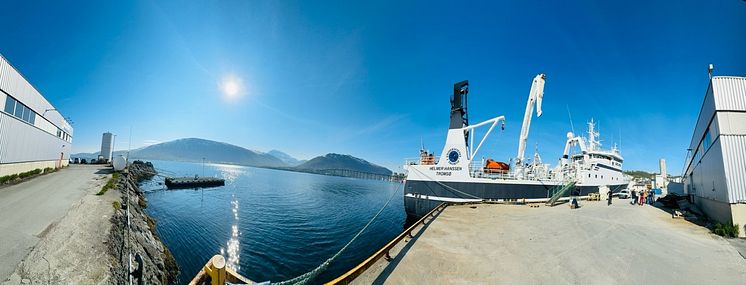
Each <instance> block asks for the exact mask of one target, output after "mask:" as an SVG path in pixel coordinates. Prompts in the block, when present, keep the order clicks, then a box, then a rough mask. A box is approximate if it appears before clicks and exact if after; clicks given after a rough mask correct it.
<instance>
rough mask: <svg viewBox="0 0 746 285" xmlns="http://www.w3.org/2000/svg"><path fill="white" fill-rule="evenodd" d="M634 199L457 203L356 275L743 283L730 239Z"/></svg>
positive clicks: (743, 266) (742, 262)
mask: <svg viewBox="0 0 746 285" xmlns="http://www.w3.org/2000/svg"><path fill="white" fill-rule="evenodd" d="M628 201H629V200H617V199H615V200H614V204H613V205H611V206H606V202H605V201H601V202H590V201H584V202H583V203H582V204H581V206H582V207H581V208H579V209H574V210H571V209H569V207H568V206H567V204H565V205H559V206H556V207H546V206H543V205H542V206H540V207H538V208H536V207H529V206H525V205H523V206H520V205H487V204H477V205H460V206H449V207H447V208H445V209H444V210H443V211H442V212H440V213H439V214H436V215H435V218H432V219H431V220H429V221H428V222H426V224H425V225H423V226H419V227H418V228H417V229H416V230H415V231H413V232H412V234H413V236H414V238H406V239H405V240H403V241H400V242H398V243H397V244H396V245H395V246H394V247H393V249H392V250H391V251H390V255H391V257H392V259H391V261H387V260H386V259H384V258H381V259H379V260H378V261H376V262H375V263H374V264H373V265H372V266H371V267H370V268H368V269H367V270H366V271H364V272H362V274H361V275H360V276H359V277H357V278H356V279H355V280H354V281H353V283H354V284H502V283H510V284H515V283H518V284H557V283H559V284H677V283H681V284H714V283H717V284H737V283H740V282H742V281H743V280H744V278H746V259H744V257H742V256H741V255H740V254H739V253H738V252H737V250H735V249H734V248H733V246H732V245H730V243H728V242H727V241H726V240H725V239H723V238H720V237H718V236H715V235H713V234H711V233H709V231H708V230H707V229H706V228H704V227H701V226H698V225H696V224H694V223H691V222H689V221H686V220H681V219H672V218H671V215H670V214H669V213H667V212H666V211H664V210H661V209H659V208H656V207H652V206H648V205H646V206H633V205H630V204H629V203H628Z"/></svg>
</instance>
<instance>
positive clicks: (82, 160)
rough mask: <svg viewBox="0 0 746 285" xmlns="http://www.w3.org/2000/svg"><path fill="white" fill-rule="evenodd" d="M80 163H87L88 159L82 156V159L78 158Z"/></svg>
mask: <svg viewBox="0 0 746 285" xmlns="http://www.w3.org/2000/svg"><path fill="white" fill-rule="evenodd" d="M80 164H88V161H87V160H85V158H83V159H81V160H80Z"/></svg>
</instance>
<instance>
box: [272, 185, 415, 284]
mask: <svg viewBox="0 0 746 285" xmlns="http://www.w3.org/2000/svg"><path fill="white" fill-rule="evenodd" d="M401 188H402V187H401V183H400V184H399V187H396V191H394V193H391V197H389V199H388V201H386V203H385V204H383V207H381V209H380V210H378V213H376V214H375V215H374V216H373V218H371V219H370V221H368V223H367V224H365V226H364V227H363V228H362V229H360V231H359V232H357V234H355V236H353V237H352V239H350V241H349V242H347V244H345V246H343V247H342V248H341V249H340V250H339V251H337V253H335V254H334V255H333V256H332V257H330V258H329V259H327V260H326V261H324V262H323V263H321V265H319V266H318V267H316V268H315V269H314V270H311V271H309V272H306V273H304V274H302V275H300V276H298V277H295V278H293V279H289V280H285V281H280V282H271V284H278V285H289V284H308V283H310V282H311V281H313V280H314V279H316V277H318V276H319V274H321V273H322V272H324V270H326V269H327V268H329V265H330V264H331V263H332V262H333V261H334V260H335V259H337V257H339V256H340V255H342V253H343V252H344V251H345V250H347V248H348V247H349V246H350V245H351V244H352V243H353V242H355V240H357V238H358V237H360V235H362V234H363V232H364V231H365V230H366V229H368V227H369V226H370V225H371V224H372V223H373V221H375V220H376V219H377V218H378V216H380V215H381V213H383V210H384V209H386V206H388V205H389V203H391V200H393V199H394V196H396V194H397V193H399V189H401Z"/></svg>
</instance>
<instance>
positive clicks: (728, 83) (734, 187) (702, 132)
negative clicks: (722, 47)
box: [683, 76, 746, 237]
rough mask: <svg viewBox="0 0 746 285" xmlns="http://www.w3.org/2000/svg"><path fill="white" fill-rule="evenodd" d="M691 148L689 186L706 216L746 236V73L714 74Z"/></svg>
mask: <svg viewBox="0 0 746 285" xmlns="http://www.w3.org/2000/svg"><path fill="white" fill-rule="evenodd" d="M689 153H690V155H689V156H688V157H687V160H686V162H685V166H684V169H685V170H684V176H683V178H684V190H685V191H686V192H687V193H688V194H689V195H690V196H691V197H692V200H693V202H694V203H695V204H696V205H697V206H699V207H700V208H701V209H702V210H703V211H704V212H705V214H707V216H709V217H710V218H712V219H714V220H716V221H718V222H721V223H732V224H738V225H739V226H740V235H741V236H742V237H744V236H746V235H745V234H744V233H745V232H746V230H745V229H746V227H744V226H746V77H734V76H715V77H712V79H711V80H710V85H709V87H708V88H707V93H706V94H705V98H704V103H702V109H701V110H700V112H699V118H698V119H697V124H696V126H695V128H694V135H693V136H692V140H691V144H690V145H689Z"/></svg>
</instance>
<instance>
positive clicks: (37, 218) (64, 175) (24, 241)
mask: <svg viewBox="0 0 746 285" xmlns="http://www.w3.org/2000/svg"><path fill="white" fill-rule="evenodd" d="M101 173H105V170H103V169H100V167H98V166H91V165H71V166H70V167H68V168H66V169H63V170H61V171H58V172H56V173H52V174H48V175H43V176H40V177H36V178H34V179H31V180H29V181H26V182H23V183H20V184H17V185H13V186H8V187H4V188H0V281H3V280H6V279H7V278H8V276H10V274H11V273H12V272H13V270H14V269H15V268H16V266H17V265H18V264H19V263H20V262H21V261H22V260H23V258H24V257H26V255H27V254H28V253H29V252H30V251H31V249H32V248H33V247H34V246H35V245H36V244H37V242H39V239H40V237H43V235H44V233H45V232H46V231H47V230H48V228H51V227H52V226H53V224H54V223H56V222H57V221H59V220H60V219H61V218H62V217H63V216H65V213H66V212H67V211H68V209H69V208H70V207H71V206H72V205H73V204H74V203H75V202H77V201H78V200H80V199H81V197H83V195H85V194H91V195H93V194H95V193H96V192H98V190H100V188H101V185H102V184H103V182H105V174H101Z"/></svg>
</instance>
